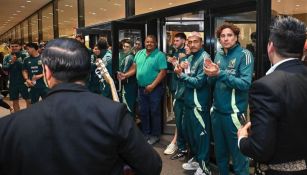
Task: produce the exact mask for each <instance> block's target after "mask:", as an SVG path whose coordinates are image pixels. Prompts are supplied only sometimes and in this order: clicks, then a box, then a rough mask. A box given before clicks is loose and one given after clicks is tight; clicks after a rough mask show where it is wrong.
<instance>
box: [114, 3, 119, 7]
mask: <svg viewBox="0 0 307 175" xmlns="http://www.w3.org/2000/svg"><path fill="white" fill-rule="evenodd" d="M113 5H115V6H121V5H120V4H119V3H114V4H113Z"/></svg>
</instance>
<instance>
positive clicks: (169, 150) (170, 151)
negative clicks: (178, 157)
mask: <svg viewBox="0 0 307 175" xmlns="http://www.w3.org/2000/svg"><path fill="white" fill-rule="evenodd" d="M177 149H178V147H177V145H176V144H174V143H170V144H169V145H168V146H167V148H166V149H165V151H164V154H167V155H171V154H174V153H175V152H176V151H177Z"/></svg>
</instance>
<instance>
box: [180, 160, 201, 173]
mask: <svg viewBox="0 0 307 175" xmlns="http://www.w3.org/2000/svg"><path fill="white" fill-rule="evenodd" d="M182 168H183V169H185V170H197V169H198V168H200V167H199V163H198V162H196V161H194V158H192V159H190V160H189V161H188V162H187V163H184V164H182Z"/></svg>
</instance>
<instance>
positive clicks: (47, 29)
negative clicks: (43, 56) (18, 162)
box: [42, 4, 54, 41]
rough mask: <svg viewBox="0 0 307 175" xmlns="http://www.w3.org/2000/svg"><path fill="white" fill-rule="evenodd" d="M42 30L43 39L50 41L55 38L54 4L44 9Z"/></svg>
mask: <svg viewBox="0 0 307 175" xmlns="http://www.w3.org/2000/svg"><path fill="white" fill-rule="evenodd" d="M42 30H43V31H42V32H43V38H42V40H43V41H49V40H51V39H53V38H54V35H53V13H52V4H50V5H48V6H47V7H46V8H44V9H43V10H42Z"/></svg>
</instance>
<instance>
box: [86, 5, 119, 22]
mask: <svg viewBox="0 0 307 175" xmlns="http://www.w3.org/2000/svg"><path fill="white" fill-rule="evenodd" d="M84 6H85V26H90V25H93V24H98V23H104V22H107V21H112V20H116V19H120V18H124V17H125V0H100V1H85V5H84Z"/></svg>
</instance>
